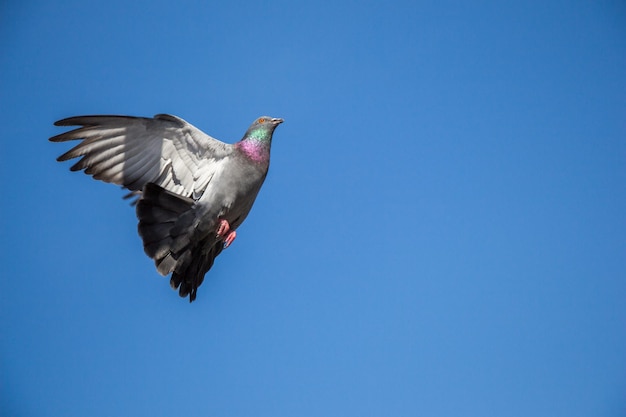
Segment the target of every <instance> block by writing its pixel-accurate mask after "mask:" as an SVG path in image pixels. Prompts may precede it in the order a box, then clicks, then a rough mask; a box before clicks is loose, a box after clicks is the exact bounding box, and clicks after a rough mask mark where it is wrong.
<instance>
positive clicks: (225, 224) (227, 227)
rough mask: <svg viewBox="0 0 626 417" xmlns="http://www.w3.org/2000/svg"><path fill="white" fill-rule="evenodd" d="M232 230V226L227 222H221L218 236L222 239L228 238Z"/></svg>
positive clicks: (218, 227)
mask: <svg viewBox="0 0 626 417" xmlns="http://www.w3.org/2000/svg"><path fill="white" fill-rule="evenodd" d="M229 230H230V224H228V221H227V220H223V219H222V220H220V224H219V226H217V232H216V233H217V235H218V236H220V237H224V236H226V234H227V233H228V231H229Z"/></svg>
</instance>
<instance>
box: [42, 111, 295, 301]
mask: <svg viewBox="0 0 626 417" xmlns="http://www.w3.org/2000/svg"><path fill="white" fill-rule="evenodd" d="M282 122H283V119H280V118H273V117H268V116H262V117H259V118H258V119H256V120H255V121H254V122H253V123H252V125H250V127H249V128H248V130H247V131H246V133H245V134H244V136H243V138H242V139H241V140H240V141H239V142H237V143H235V144H227V143H224V142H221V141H219V140H217V139H215V138H212V137H211V136H209V135H207V134H206V133H204V132H202V131H201V130H199V129H198V128H196V127H195V126H192V125H191V124H190V123H188V122H186V121H185V120H183V119H181V118H179V117H176V116H172V115H168V114H158V115H156V116H154V117H153V118H146V117H131V116H77V117H70V118H67V119H63V120H59V121H57V122H56V123H55V125H56V126H79V127H78V128H75V129H74V130H70V131H67V132H65V133H62V134H60V135H57V136H54V137H52V138H50V140H51V141H52V142H65V141H70V140H80V141H81V142H80V143H79V144H78V145H76V146H74V147H73V148H72V149H70V150H69V151H67V152H66V153H64V154H63V155H61V156H59V157H58V158H57V161H67V160H70V159H73V158H80V159H79V160H78V162H76V163H75V164H74V165H73V166H72V167H71V168H70V170H71V171H80V170H84V172H85V173H86V174H88V175H91V176H92V177H93V178H95V179H97V180H101V181H105V182H109V183H113V184H117V185H121V186H122V187H123V188H126V189H128V190H130V191H131V195H135V196H137V197H138V200H136V213H137V218H138V219H139V225H138V230H139V235H140V236H141V239H142V241H143V247H144V251H145V252H146V254H147V255H148V256H149V257H150V258H152V259H153V260H154V262H155V265H156V268H157V271H158V272H159V273H160V274H161V275H163V276H167V275H168V274H172V275H171V279H170V284H171V286H172V288H173V289H175V290H176V289H178V293H179V295H180V296H181V297H187V296H189V302H192V301H193V300H195V299H196V294H197V291H198V287H199V286H200V284H202V281H203V280H204V275H205V274H206V273H207V272H208V271H209V270H210V269H211V267H212V266H213V262H214V261H215V258H216V257H217V256H218V255H219V254H220V253H221V252H222V250H223V249H225V248H227V247H228V246H230V245H231V244H232V243H233V241H234V240H235V237H236V236H237V228H238V227H239V226H240V225H241V223H242V222H243V221H244V220H245V218H246V216H248V213H249V212H250V209H251V208H252V204H253V203H254V200H255V199H256V196H257V194H258V192H259V190H260V189H261V186H262V185H263V181H264V180H265V177H266V175H267V171H268V169H269V163H270V148H271V145H272V135H273V133H274V129H276V127H277V126H278V125H279V124H280V123H282Z"/></svg>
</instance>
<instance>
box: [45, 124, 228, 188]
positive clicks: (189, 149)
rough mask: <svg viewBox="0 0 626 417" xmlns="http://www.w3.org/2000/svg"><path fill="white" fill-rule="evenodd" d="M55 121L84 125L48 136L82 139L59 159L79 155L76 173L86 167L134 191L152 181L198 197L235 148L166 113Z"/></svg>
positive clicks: (89, 171) (55, 139)
mask: <svg viewBox="0 0 626 417" xmlns="http://www.w3.org/2000/svg"><path fill="white" fill-rule="evenodd" d="M55 125H56V126H81V127H79V128H77V129H74V130H70V131H68V132H65V133H62V134H60V135H57V136H54V137H52V138H50V140H51V141H53V142H65V141H69V140H82V141H81V142H80V143H79V144H78V145H76V146H75V147H73V148H72V149H70V150H69V151H68V152H66V153H64V154H63V155H61V156H60V157H59V158H57V160H58V161H66V160H69V159H73V158H78V157H80V160H79V161H78V162H76V163H75V164H74V165H73V166H72V167H71V170H72V171H79V170H85V173H86V174H89V175H91V176H93V178H95V179H97V180H102V181H105V182H110V183H113V184H118V185H121V186H123V187H125V188H127V189H129V190H131V191H135V192H141V190H142V189H143V187H144V185H146V184H147V183H154V184H157V185H159V186H161V187H163V188H165V189H166V190H169V191H171V192H174V193H176V194H179V195H182V196H185V197H190V198H193V199H197V198H199V196H200V195H202V193H203V192H204V190H205V189H206V187H207V184H208V183H209V181H210V180H211V177H212V176H213V174H214V173H215V170H216V169H217V167H218V165H219V161H220V160H221V159H223V158H225V157H227V156H228V155H229V154H230V153H231V152H232V145H229V144H226V143H224V142H221V141H219V140H217V139H214V138H212V137H211V136H209V135H207V134H206V133H204V132H202V131H201V130H199V129H198V128H196V127H194V126H193V125H191V124H189V123H187V122H186V121H185V120H183V119H181V118H179V117H176V116H171V115H168V114H158V115H156V116H154V117H153V118H145V117H130V116H77V117H70V118H67V119H63V120H59V121H58V122H56V123H55Z"/></svg>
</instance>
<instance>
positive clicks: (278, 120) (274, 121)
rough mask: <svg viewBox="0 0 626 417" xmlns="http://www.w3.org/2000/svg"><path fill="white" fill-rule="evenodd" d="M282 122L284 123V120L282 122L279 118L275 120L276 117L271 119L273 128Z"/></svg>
mask: <svg viewBox="0 0 626 417" xmlns="http://www.w3.org/2000/svg"><path fill="white" fill-rule="evenodd" d="M282 122H284V120H283V119H280V118H276V117H275V118H273V119H272V124H273V125H274V126H278V125H279V124H281V123H282Z"/></svg>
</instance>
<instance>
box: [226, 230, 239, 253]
mask: <svg viewBox="0 0 626 417" xmlns="http://www.w3.org/2000/svg"><path fill="white" fill-rule="evenodd" d="M236 237H237V232H235V231H234V230H232V231H231V232H230V233H229V234H228V236H226V238H225V239H224V249H226V248H227V247H229V246H230V244H231V243H233V242H234V241H235V238H236Z"/></svg>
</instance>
